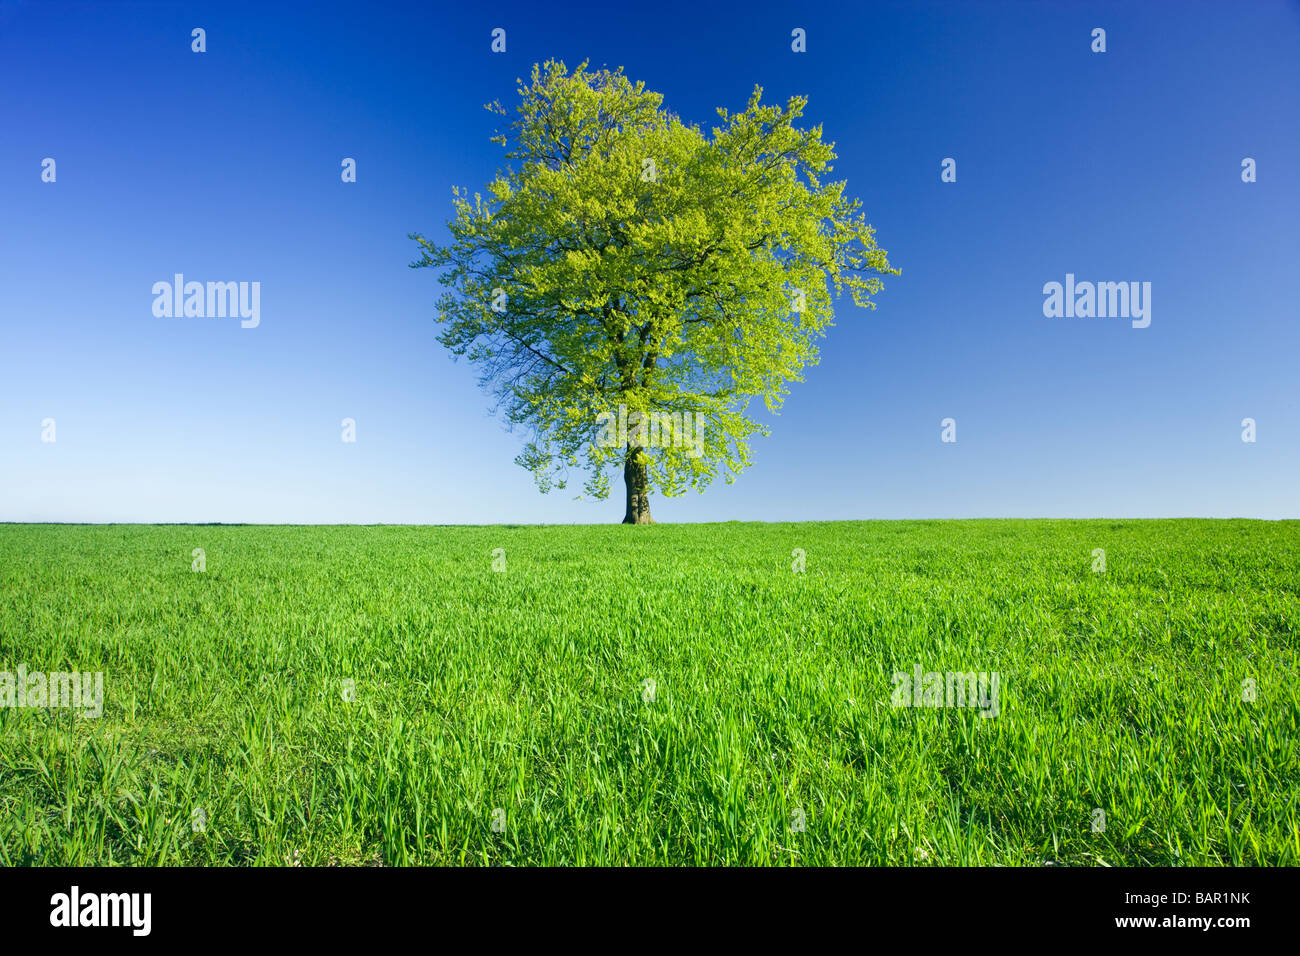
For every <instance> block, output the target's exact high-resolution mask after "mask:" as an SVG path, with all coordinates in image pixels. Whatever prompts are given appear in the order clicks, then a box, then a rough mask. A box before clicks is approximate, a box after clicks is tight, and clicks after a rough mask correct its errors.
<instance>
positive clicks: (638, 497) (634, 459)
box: [623, 445, 655, 524]
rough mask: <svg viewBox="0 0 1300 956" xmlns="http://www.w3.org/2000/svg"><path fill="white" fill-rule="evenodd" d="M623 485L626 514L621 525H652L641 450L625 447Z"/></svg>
mask: <svg viewBox="0 0 1300 956" xmlns="http://www.w3.org/2000/svg"><path fill="white" fill-rule="evenodd" d="M623 483H624V484H625V485H626V486H627V513H626V514H624V515H623V524H654V523H655V522H654V519H653V518H651V517H650V485H649V481H648V478H647V475H646V463H645V460H644V459H642V457H641V449H640V448H634V447H632V446H631V445H628V447H627V460H626V461H625V462H624V464H623Z"/></svg>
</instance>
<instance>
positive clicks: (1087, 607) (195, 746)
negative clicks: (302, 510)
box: [0, 520, 1300, 865]
mask: <svg viewBox="0 0 1300 956" xmlns="http://www.w3.org/2000/svg"><path fill="white" fill-rule="evenodd" d="M194 548H203V549H205V551H206V563H207V570H206V572H204V573H194V572H192V571H191V560H192V558H191V552H192V550H193V549H194ZM496 548H504V549H505V559H506V569H505V571H504V572H494V571H493V570H492V563H493V557H492V551H493V549H496ZM795 548H802V549H804V551H805V552H806V554H807V559H806V560H807V569H806V571H805V572H804V573H802V574H798V573H794V571H793V570H792V557H791V553H792V551H793V549H795ZM1094 548H1104V549H1105V552H1106V570H1105V572H1104V573H1095V572H1094V571H1093V570H1092V564H1093V556H1092V550H1093V549H1094ZM1298 571H1300V524H1297V523H1295V522H1289V523H1262V522H1249V521H1194V520H1180V521H1122V522H1119V521H1115V522H1112V521H959V522H842V523H816V524H770V525H754V524H719V525H695V526H691V525H679V526H670V525H658V526H649V527H622V526H609V527H442V528H399V527H368V528H357V527H220V526H215V527H214V526H179V527H150V526H99V527H80V526H23V525H8V526H0V670H8V671H14V670H16V668H17V665H19V664H20V663H21V664H25V665H26V667H27V669H28V670H29V671H37V670H39V671H47V672H48V671H58V670H80V671H97V670H102V671H103V672H104V689H105V701H104V712H103V716H102V717H101V718H99V719H88V718H85V717H80V716H75V715H74V714H73V713H71V712H70V711H68V710H66V709H16V708H0V863H4V864H9V865H13V864H30V863H36V864H259V865H284V864H285V863H287V862H289V863H291V862H294V861H297V862H299V863H301V864H303V865H323V864H332V863H333V864H339V863H341V864H362V865H371V864H384V865H405V864H462V863H468V864H489V865H520V864H597V863H602V864H697V863H698V864H716V863H731V864H776V865H816V864H823V865H824V864H891V865H897V864H902V865H914V864H926V865H933V864H1010V865H1043V864H1048V863H1051V864H1058V865H1098V864H1105V865H1148V864H1173V865H1184V864H1186V865H1191V864H1210V865H1215V864H1290V865H1295V864H1297V863H1300V809H1298V806H1297V800H1296V797H1295V794H1296V790H1297V785H1298V784H1300V757H1298V756H1297V751H1296V745H1297V741H1298V740H1300V733H1298V727H1297V725H1298V723H1300V693H1298V691H1297V682H1298V681H1300V666H1298V664H1300V661H1298V660H1297V617H1298V614H1300V580H1298V576H1297V572H1298ZM918 663H919V664H921V665H922V666H923V668H924V669H925V670H927V671H931V670H933V671H948V670H956V671H997V672H998V673H999V674H1000V677H1001V686H1000V713H999V715H998V716H997V717H995V718H985V717H982V716H981V715H980V713H979V712H978V710H973V709H960V708H944V709H926V708H894V707H892V706H891V696H892V690H893V687H892V684H891V676H892V675H893V673H894V672H895V671H904V672H909V673H910V672H911V671H912V668H913V666H914V665H915V664H918ZM345 678H350V679H352V680H353V681H354V682H355V688H356V699H355V701H353V702H347V701H345V700H343V686H344V685H343V682H344V679H345ZM1247 678H1250V679H1253V680H1254V682H1255V686H1256V695H1257V696H1256V700H1255V701H1253V702H1250V701H1246V700H1243V690H1242V687H1243V681H1244V680H1246V679H1247ZM647 679H650V680H653V681H654V684H655V687H654V695H653V700H648V699H646V698H648V697H649V695H648V694H646V693H645V691H644V688H645V685H644V681H646V680H647ZM498 808H500V810H502V811H504V813H503V814H498V815H497V819H502V818H504V831H503V832H496V831H495V830H494V829H493V825H492V824H493V819H494V811H496V810H497V809H498ZM1098 808H1100V809H1102V810H1104V811H1105V814H1106V828H1105V830H1104V832H1093V828H1092V822H1093V814H1094V811H1095V810H1096V809H1098ZM197 809H201V810H202V811H203V813H204V814H205V815H206V828H205V829H204V830H202V832H195V831H194V829H193V827H192V826H191V820H192V814H193V813H194V812H195V811H196V810H197ZM797 811H802V815H803V818H804V820H805V821H806V828H805V829H804V830H803V831H802V832H796V831H793V830H792V829H791V822H792V821H793V820H795V819H796V818H797V817H798V815H799V814H798V812H797Z"/></svg>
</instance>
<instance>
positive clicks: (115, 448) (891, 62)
mask: <svg viewBox="0 0 1300 956" xmlns="http://www.w3.org/2000/svg"><path fill="white" fill-rule="evenodd" d="M380 6H381V5H379V4H366V3H348V4H333V3H301V4H288V3H248V4H241V3H224V2H223V3H211V4H190V3H165V2H149V3H144V2H114V3H72V2H58V0H51V2H41V3H36V2H30V3H24V2H18V3H14V2H8V0H0V329H2V334H0V520H10V521H43V520H54V521H227V522H236V521H250V522H476V523H477V522H575V521H577V522H606V521H616V520H617V519H618V518H619V517H621V514H622V507H623V503H622V485H621V480H619V481H617V482H616V484H615V489H616V494H615V496H614V497H613V498H611V499H610V500H608V501H605V502H591V501H575V500H573V497H572V496H573V495H574V494H576V491H574V490H570V491H558V492H552V493H551V494H549V495H541V494H540V493H539V492H537V491H536V489H535V486H534V485H533V483H532V479H531V477H530V476H529V474H528V473H527V472H525V471H523V470H522V469H520V468H518V467H517V466H516V465H514V464H513V458H514V456H515V454H516V453H517V451H518V449H519V445H520V441H521V439H520V438H519V437H518V436H517V435H511V434H509V433H508V432H506V431H505V430H504V428H503V427H502V425H501V424H500V423H499V422H498V421H496V420H494V419H493V418H492V417H490V416H489V415H488V413H487V408H488V398H487V396H485V395H484V394H483V393H482V392H481V391H480V390H479V389H478V387H477V385H476V376H475V373H474V370H473V369H472V367H470V366H467V365H466V364H465V363H463V362H462V363H453V362H452V360H451V358H450V356H449V355H448V354H447V353H446V352H445V350H443V349H442V348H441V346H439V345H438V344H437V342H436V341H435V338H434V336H435V334H436V331H437V326H436V323H435V321H434V301H435V298H436V296H437V292H438V290H437V285H436V276H435V275H434V273H433V271H432V270H412V269H409V268H407V263H409V262H410V261H411V259H412V258H414V256H415V247H414V244H413V243H411V242H410V241H409V240H408V239H407V238H406V236H407V233H409V232H411V231H416V230H418V231H422V232H424V233H426V234H427V235H430V236H431V237H435V238H436V237H443V236H445V221H446V219H447V218H448V216H449V212H450V194H451V187H452V186H453V185H457V184H458V185H462V186H467V187H470V188H471V189H474V188H478V187H480V186H481V185H482V184H484V183H485V182H486V181H487V180H488V179H490V178H491V175H492V173H493V172H494V171H495V170H496V168H497V167H498V165H499V163H500V153H499V149H498V148H497V147H495V146H493V145H492V144H491V143H489V142H488V137H489V135H490V134H491V133H492V131H493V129H494V128H495V125H496V124H495V120H494V118H493V117H492V116H491V115H490V114H488V113H487V112H486V111H484V110H483V109H482V105H483V104H484V103H486V102H488V101H490V100H492V99H494V98H500V99H501V100H502V102H503V103H507V101H508V100H509V98H510V97H511V96H512V95H513V91H514V80H515V78H516V77H517V76H524V75H526V74H527V71H528V68H529V66H530V64H532V63H533V62H534V61H538V60H545V59H546V58H548V57H556V58H560V59H564V60H566V61H567V62H568V63H569V64H570V65H571V66H572V65H575V64H576V63H577V62H578V61H580V60H582V59H590V60H591V61H592V63H593V64H594V65H595V66H600V65H608V66H611V67H613V66H618V65H622V66H624V67H626V69H627V71H628V73H629V75H630V76H631V77H633V78H634V79H640V80H644V81H645V82H646V84H647V85H648V86H649V87H651V88H652V89H656V90H658V91H660V92H662V93H663V94H664V95H665V97H666V103H667V105H668V106H669V107H671V108H672V109H674V110H675V111H676V112H678V113H679V114H680V115H681V116H682V117H683V118H684V119H685V120H686V121H687V122H699V123H701V124H703V125H705V126H707V125H709V124H710V123H711V121H712V120H713V119H714V109H715V107H718V106H726V107H728V108H730V109H739V108H743V106H744V103H745V99H746V96H747V94H748V93H749V91H750V89H751V88H752V87H753V86H754V84H756V83H757V84H761V85H762V86H763V87H764V89H765V91H766V92H765V96H766V97H767V98H770V99H774V100H777V101H780V102H784V100H785V98H786V97H787V96H789V95H791V94H806V95H807V96H808V97H809V98H810V103H809V107H808V113H807V115H808V119H809V120H810V122H813V123H822V124H824V127H825V133H826V137H827V138H828V139H830V140H833V141H834V142H836V144H837V147H838V152H839V155H840V158H839V160H838V161H837V163H836V175H837V178H843V179H846V180H847V181H848V184H849V190H850V192H851V193H852V194H854V195H856V196H858V197H859V198H861V199H862V201H863V206H864V209H865V210H866V212H867V215H868V218H869V220H870V221H871V222H872V224H873V225H875V226H876V228H877V230H878V236H879V240H880V243H881V245H882V246H884V247H885V248H886V249H888V250H889V254H890V259H891V261H892V262H893V264H894V265H896V266H898V267H899V268H901V269H902V275H901V276H900V277H898V278H894V279H891V280H889V281H887V283H886V288H885V291H884V292H883V293H882V294H880V295H879V296H878V297H877V300H876V301H877V303H878V309H877V310H876V311H875V312H867V311H862V310H859V309H856V308H854V307H853V306H852V305H851V304H850V303H848V302H844V303H842V304H841V307H840V308H839V309H838V315H837V321H836V325H835V327H834V328H833V329H831V331H830V334H829V336H828V338H827V339H825V340H824V341H823V343H822V361H821V364H820V365H819V366H817V367H814V368H811V369H810V370H809V372H808V375H807V378H806V380H805V381H804V382H803V383H798V384H795V385H793V386H792V389H791V394H790V396H789V398H788V401H787V404H786V408H785V411H784V412H783V413H782V414H781V415H780V416H779V417H776V418H774V419H772V431H773V433H772V436H771V437H770V438H767V439H759V440H757V442H756V446H755V452H756V454H755V459H754V464H753V466H752V467H751V468H750V469H749V470H748V471H747V472H745V473H744V474H743V475H742V476H741V477H740V478H739V480H738V481H737V482H736V484H735V485H732V486H725V485H719V486H716V487H714V488H712V489H710V490H709V491H708V492H706V493H705V494H704V495H698V494H696V493H694V492H690V493H688V494H687V495H686V496H685V497H682V498H676V499H662V498H656V499H655V500H654V503H653V509H654V514H655V517H656V518H657V519H658V520H660V521H710V520H730V519H742V520H744V519H765V520H778V519H780V520H787V519H788V520H803V519H838V518H871V517H960V516H1060V517H1076V516H1167V515H1203V516H1237V515H1240V516H1258V517H1268V518H1277V517H1296V516H1297V515H1300V402H1298V401H1297V398H1298V397H1300V361H1298V360H1300V322H1298V321H1297V320H1298V319H1300V304H1298V303H1300V299H1298V298H1297V283H1300V267H1298V266H1297V263H1298V262H1300V180H1298V177H1300V4H1296V3H1282V2H1267V0H1252V2H1249V3H1220V4H1203V5H1202V4H1196V3H1184V2H1178V3H1172V4H1158V3H1130V2H1124V3H1113V4H1111V3H1087V4H1085V3H1029V2H1023V3H1021V2H1017V3H964V4H947V3H921V4H897V3H870V4H868V3H855V4H847V5H844V6H827V5H823V4H815V5H812V6H811V7H810V6H809V5H805V4H795V3H790V4H761V3H758V4H756V3H749V2H746V3H735V4H731V5H717V7H715V5H713V4H703V3H684V4H676V3H669V2H656V3H653V4H641V3H633V4H614V3H601V4H593V5H591V6H589V7H586V8H582V7H578V6H566V5H561V4H558V3H535V2H529V3H493V4H488V5H484V4H477V3H476V4H463V5H459V8H452V7H446V8H444V7H442V5H440V4H433V3H428V2H421V3H411V4H401V5H396V4H395V5H391V6H387V5H384V6H385V7H386V8H385V9H380ZM194 27H202V28H204V29H205V30H206V32H207V52H206V53H202V54H196V53H193V52H191V49H190V45H191V38H190V31H191V30H192V29H193V28H194ZM494 27H502V28H504V29H505V30H506V31H507V52H506V53H505V54H493V53H492V52H490V42H491V37H490V33H491V31H492V29H493V28H494ZM795 27H801V28H803V29H805V30H806V31H807V38H808V39H807V44H808V51H807V52H806V53H804V54H796V53H792V52H791V50H790V33H791V30H792V29H793V28H795ZM1094 27H1103V28H1104V29H1105V30H1106V31H1107V36H1106V41H1107V52H1106V53H1104V54H1095V53H1093V52H1092V51H1091V49H1090V46H1091V35H1090V34H1091V31H1092V29H1093V28H1094ZM45 157H52V158H54V159H55V161H56V163H57V167H56V170H57V180H56V182H54V183H43V182H42V181H41V161H42V160H43V159H44V158H45ZM343 157H354V158H355V159H356V160H357V172H358V177H357V178H358V181H357V182H356V183H354V184H344V183H342V182H341V181H340V175H339V174H340V162H341V160H342V159H343ZM945 157H953V158H955V159H956V160H957V173H958V176H957V182H956V183H943V182H941V181H940V163H941V160H943V159H944V158H945ZM1244 157H1252V158H1254V159H1255V160H1256V162H1257V170H1258V181H1257V182H1255V183H1249V184H1247V183H1243V182H1242V181H1241V161H1242V159H1243V158H1244ZM178 272H179V273H184V274H185V275H186V277H187V279H193V280H199V281H227V280H236V281H239V280H242V281H258V282H260V283H261V324H260V326H259V327H258V328H256V329H242V328H240V324H239V322H238V320H237V319H236V320H231V319H198V318H188V319H187V318H156V317H155V316H154V315H153V312H152V305H153V295H152V292H151V288H152V286H153V283H155V282H157V281H160V280H170V279H171V277H172V276H173V274H174V273H178ZM1066 273H1074V274H1075V275H1076V276H1077V278H1078V279H1079V280H1080V281H1083V280H1091V281H1146V282H1150V283H1151V284H1152V302H1151V306H1152V313H1151V318H1152V321H1151V325H1150V327H1149V328H1145V329H1134V328H1132V327H1131V326H1130V323H1129V322H1128V321H1126V320H1123V319H1065V318H1046V317H1044V315H1043V299H1044V296H1043V292H1042V288H1043V285H1044V283H1046V282H1050V281H1058V282H1062V281H1064V278H1065V275H1066ZM946 417H951V418H954V419H955V420H956V422H957V442H956V443H955V444H945V443H942V442H941V441H940V431H941V429H940V422H941V420H942V419H944V418H946ZM1246 417H1250V418H1253V419H1255V420H1256V422H1257V435H1258V440H1257V441H1256V442H1255V443H1253V444H1250V443H1245V442H1243V441H1242V440H1241V431H1242V429H1241V420H1242V419H1243V418H1246ZM47 418H53V419H54V420H55V422H56V441H55V442H53V443H46V442H42V441H41V434H42V427H41V422H42V421H43V420H44V419H47ZM344 418H353V419H355V420H356V422H357V441H356V443H355V444H347V443H344V442H342V441H341V440H340V432H341V429H340V422H341V420H342V419H344Z"/></svg>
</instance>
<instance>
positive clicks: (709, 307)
mask: <svg viewBox="0 0 1300 956" xmlns="http://www.w3.org/2000/svg"><path fill="white" fill-rule="evenodd" d="M586 66H587V65H586V63H583V64H582V65H580V66H579V67H578V68H577V69H576V70H575V71H573V72H572V73H569V72H568V71H567V70H566V68H565V66H564V64H563V63H557V62H554V61H548V62H547V63H546V64H544V65H541V66H534V67H533V69H532V74H531V81H530V83H528V84H527V85H525V84H524V83H523V81H519V90H518V93H519V97H520V102H519V105H518V117H517V118H516V119H515V120H514V121H513V122H511V123H510V124H509V125H508V127H507V130H506V132H498V133H497V134H496V135H495V136H494V137H493V142H495V143H497V144H499V145H501V146H502V147H504V148H505V149H506V158H507V160H508V163H507V166H506V169H505V170H504V171H503V172H499V173H498V174H497V176H496V178H495V179H494V180H493V181H492V182H491V183H489V184H488V186H487V192H488V196H487V198H484V197H483V196H482V195H480V194H479V193H475V194H474V196H473V198H472V200H471V199H470V197H469V196H468V195H467V194H466V193H465V192H464V191H462V190H460V189H455V190H453V192H454V197H453V208H454V212H455V218H454V219H453V220H452V221H450V222H449V223H448V229H449V231H450V235H451V239H450V242H449V243H448V244H446V245H439V244H436V243H434V242H431V241H430V240H428V239H426V238H425V237H424V236H422V235H420V234H419V233H414V234H412V235H411V238H412V239H414V240H416V241H417V242H418V243H419V244H420V247H421V254H420V258H419V259H417V260H416V261H415V262H412V263H411V265H412V267H413V268H420V267H425V266H431V267H435V268H437V269H440V270H442V271H441V272H440V275H439V278H440V280H441V283H442V286H443V294H442V296H441V297H440V299H439V301H438V309H439V312H440V321H441V323H442V325H443V327H442V329H441V331H440V332H439V335H438V341H439V342H441V343H442V344H443V345H444V346H446V347H447V348H448V349H449V350H450V351H451V352H452V353H453V354H454V355H456V356H467V357H468V358H469V360H470V361H471V362H473V363H475V365H476V366H477V367H478V368H479V369H480V372H481V378H480V381H481V384H483V385H484V386H485V387H487V388H489V389H490V390H491V391H492V392H493V393H494V394H495V397H496V399H497V402H498V405H497V408H498V409H501V410H503V412H504V416H505V418H506V419H507V420H508V421H509V422H510V423H511V427H514V426H515V425H522V426H526V427H527V428H529V429H530V430H531V432H532V437H531V440H530V441H528V443H527V445H526V446H525V448H524V450H523V452H522V453H521V454H520V455H519V456H518V458H516V462H517V463H518V464H520V465H522V466H524V467H526V468H528V469H530V470H531V471H532V472H533V475H534V477H535V479H536V481H537V484H538V487H539V488H540V489H541V490H542V491H543V492H545V491H549V490H550V489H551V488H552V487H558V488H563V487H565V486H566V483H567V481H568V476H569V472H570V470H571V469H582V470H583V471H585V472H586V474H587V477H586V482H585V489H586V491H587V493H588V494H591V495H593V496H595V497H598V498H605V497H608V495H609V492H610V480H609V471H610V469H611V467H613V468H617V467H621V468H622V469H623V480H624V484H625V487H626V495H627V508H626V513H625V516H624V518H623V522H624V523H625V524H648V523H651V518H650V504H649V495H650V493H651V491H652V490H657V491H659V492H660V493H662V494H664V495H668V496H674V495H679V494H682V493H683V492H684V491H685V490H686V489H687V488H695V489H697V490H700V491H702V490H703V489H704V488H705V487H707V486H708V485H709V484H710V483H711V482H712V481H713V479H714V478H715V477H717V476H718V475H719V474H721V475H722V476H723V477H724V478H725V480H726V481H728V482H730V481H732V480H734V476H735V475H736V474H738V473H739V472H740V471H741V470H742V469H743V468H744V467H745V466H746V465H748V464H749V461H750V448H749V440H750V438H751V436H752V435H754V434H755V433H759V434H767V431H766V429H765V428H764V427H763V426H761V425H759V424H758V423H757V422H755V421H754V419H753V418H751V417H750V414H749V408H750V404H751V402H753V401H754V400H756V399H758V398H761V399H762V400H763V402H764V403H765V404H766V406H767V408H768V410H769V411H773V412H775V411H777V410H779V408H780V407H781V404H782V402H783V399H784V396H785V394H786V384H787V383H788V382H791V381H801V380H802V377H803V369H804V367H805V366H807V365H811V364H815V363H816V361H817V347H816V346H817V341H816V340H817V339H818V338H819V337H821V336H822V335H824V334H825V330H826V329H827V328H828V327H829V326H830V324H831V321H832V319H833V316H834V312H833V304H834V300H835V298H836V297H838V296H840V295H841V294H842V293H843V292H844V290H846V289H847V290H848V291H849V293H850V294H851V295H852V298H853V301H854V302H855V303H856V304H858V305H860V306H865V307H868V308H873V307H874V304H873V303H872V302H870V300H869V296H870V295H871V294H872V293H875V292H878V291H879V290H880V288H881V280H880V276H881V275H884V274H891V275H897V274H898V270H896V269H891V268H890V266H889V263H888V262H887V261H886V256H885V251H884V250H883V249H880V248H879V247H878V246H877V245H876V241H875V231H874V230H873V229H872V227H871V226H869V225H868V224H867V223H866V222H865V220H864V217H863V216H862V214H861V213H860V212H858V208H859V205H860V204H859V203H858V202H857V201H856V200H852V201H851V200H848V199H846V198H845V196H844V183H842V182H823V181H822V177H823V176H824V175H825V174H826V173H829V172H830V171H831V166H830V165H829V163H830V161H831V160H832V159H834V158H835V153H834V152H833V144H830V143H826V142H823V140H822V130H821V127H820V126H818V127H815V128H812V129H807V130H802V129H799V128H797V127H796V126H795V121H796V120H798V119H799V118H800V116H801V115H802V113H803V110H804V106H805V104H806V102H807V100H806V99H805V98H804V97H792V98H791V99H790V100H789V101H788V102H787V104H786V107H785V109H784V110H783V109H781V108H780V107H777V106H769V105H764V104H763V103H762V101H761V97H762V90H761V89H760V88H757V87H756V88H755V89H754V92H753V94H752V95H751V96H750V98H749V103H748V105H747V107H746V109H745V111H744V112H743V113H736V114H728V112H727V111H726V110H725V109H719V110H718V116H719V117H720V119H721V125H719V126H717V127H714V128H713V129H712V130H711V132H710V133H709V134H707V135H706V134H705V133H704V132H702V131H701V130H700V128H699V127H697V126H687V125H685V124H683V123H682V122H681V120H680V119H679V118H678V117H677V116H676V115H674V114H673V113H671V112H669V111H667V110H665V109H664V108H663V106H662V101H663V97H662V96H660V95H659V94H657V93H654V92H651V91H648V90H646V89H645V86H644V84H643V83H635V84H633V83H632V82H631V81H630V80H628V79H627V78H626V77H625V76H624V75H623V71H622V69H621V68H620V69H619V70H617V71H609V70H600V71H596V72H588V71H587V69H586ZM488 108H489V109H490V110H492V111H493V112H495V113H497V114H498V115H501V116H505V115H506V111H505V110H504V109H503V108H502V107H501V105H500V104H499V103H492V104H489V106H488ZM683 436H684V437H683Z"/></svg>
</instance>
